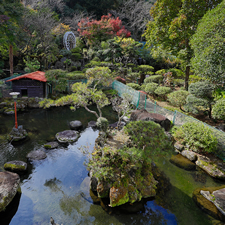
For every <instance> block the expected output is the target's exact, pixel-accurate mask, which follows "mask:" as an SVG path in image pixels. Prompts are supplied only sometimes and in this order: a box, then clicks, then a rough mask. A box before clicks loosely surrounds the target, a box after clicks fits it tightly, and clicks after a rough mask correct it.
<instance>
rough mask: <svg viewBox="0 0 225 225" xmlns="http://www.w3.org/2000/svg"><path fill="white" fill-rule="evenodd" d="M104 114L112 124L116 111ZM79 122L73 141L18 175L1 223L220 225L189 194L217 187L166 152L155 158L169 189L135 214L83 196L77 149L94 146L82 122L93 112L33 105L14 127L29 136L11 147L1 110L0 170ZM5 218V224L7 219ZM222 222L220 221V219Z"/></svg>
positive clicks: (8, 121)
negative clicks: (17, 189)
mask: <svg viewBox="0 0 225 225" xmlns="http://www.w3.org/2000/svg"><path fill="white" fill-rule="evenodd" d="M103 115H104V116H105V117H107V118H108V119H109V122H110V123H112V122H115V121H116V120H117V115H116V114H115V113H114V112H113V111H112V109H111V108H110V107H106V108H105V110H104V112H103ZM72 120H80V121H81V122H82V123H83V124H84V126H85V127H86V128H84V129H83V131H82V132H81V137H80V138H79V139H78V141H77V142H76V143H73V144H69V145H68V146H66V147H65V146H61V147H59V148H57V149H54V150H48V151H46V153H47V158H46V159H44V160H41V161H39V162H34V163H33V164H32V165H30V167H29V172H28V174H25V175H23V176H21V185H20V186H21V192H22V194H21V195H18V196H16V198H15V199H14V202H13V204H14V206H13V207H14V208H13V209H11V208H10V209H8V208H7V209H6V211H5V212H4V213H0V224H3V225H7V224H10V225H34V224H35V225H46V224H50V217H53V218H54V220H55V222H56V223H58V224H64V225H72V224H76V225H77V224H85V225H86V224H94V225H105V224H110V225H111V224H113V225H121V224H127V225H128V224H129V225H130V224H137V225H139V224H140V225H141V224H143V225H145V224H153V225H156V224H157V225H159V224H168V225H175V224H182V225H190V224H191V225H208V224H219V223H218V221H217V220H215V219H213V218H212V217H210V216H208V215H207V214H205V213H204V212H203V211H201V210H200V209H199V208H198V207H197V206H196V204H195V203H194V202H193V200H192V192H193V190H194V189H195V188H197V187H203V186H204V187H209V186H220V185H222V184H224V183H221V182H219V181H215V180H213V179H212V178H210V177H209V176H208V175H206V174H205V173H204V172H202V171H200V170H198V171H191V172H190V171H185V170H183V169H180V168H178V167H176V166H174V165H172V164H171V163H170V162H169V158H170V154H169V155H168V156H166V157H165V156H164V157H160V156H155V157H154V162H155V163H156V165H157V166H159V167H160V168H161V169H162V170H163V171H164V172H165V174H166V175H167V176H168V177H169V179H170V182H171V184H172V188H171V189H170V191H168V192H167V193H166V194H165V196H163V198H161V197H160V198H159V197H156V199H154V200H147V201H145V202H144V203H143V204H144V206H143V210H141V211H140V212H138V213H135V214H128V213H124V212H120V211H115V213H111V214H109V213H108V212H106V211H105V210H104V209H103V208H102V207H101V206H100V205H98V204H93V202H92V201H91V200H88V199H91V198H90V196H88V194H89V193H85V194H86V198H84V197H83V195H82V194H81V193H83V189H82V187H83V184H84V183H85V179H86V178H87V177H88V171H87V170H86V167H85V165H84V161H85V159H86V156H85V155H83V153H82V151H81V150H80V147H81V146H85V145H88V146H89V151H91V150H92V149H93V146H94V142H95V139H96V138H97V136H98V131H97V130H93V129H92V128H87V123H88V122H89V121H91V120H96V118H95V116H94V115H92V114H90V113H88V112H86V111H85V110H84V109H82V108H81V109H78V110H77V111H75V112H72V111H71V110H70V109H69V108H67V107H62V108H54V109H49V110H40V109H34V110H31V111H28V112H24V113H20V114H19V115H18V123H19V125H23V127H24V128H25V129H26V130H27V131H28V135H29V140H28V141H26V142H25V143H23V144H22V145H18V146H12V145H11V144H10V143H8V142H7V141H6V140H5V135H6V134H7V133H9V132H10V130H11V128H12V127H13V125H14V116H13V115H12V116H6V115H2V114H0V171H3V170H4V169H3V165H4V163H6V162H7V161H11V160H23V161H26V155H27V154H28V153H29V152H30V151H32V150H38V149H43V144H45V143H46V142H47V141H51V140H53V139H54V136H55V134H56V133H57V132H60V131H63V130H67V129H69V122H70V121H72ZM8 221H10V222H8ZM221 224H222V223H221Z"/></svg>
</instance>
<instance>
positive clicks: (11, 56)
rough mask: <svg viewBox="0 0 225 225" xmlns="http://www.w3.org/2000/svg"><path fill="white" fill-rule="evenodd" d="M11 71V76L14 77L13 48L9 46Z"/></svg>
mask: <svg viewBox="0 0 225 225" xmlns="http://www.w3.org/2000/svg"><path fill="white" fill-rule="evenodd" d="M9 71H10V76H12V75H13V46H12V45H9Z"/></svg>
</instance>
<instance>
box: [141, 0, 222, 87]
mask: <svg viewBox="0 0 225 225" xmlns="http://www.w3.org/2000/svg"><path fill="white" fill-rule="evenodd" d="M221 1H222V0H173V1H171V0H157V1H156V3H155V4H154V7H153V8H152V9H151V11H150V14H151V16H152V17H153V21H150V22H149V23H148V25H147V29H146V31H145V33H144V36H145V38H146V40H147V45H148V46H152V45H153V46H162V47H163V48H164V49H168V50H170V51H172V54H175V55H176V56H177V57H179V58H180V59H182V61H183V65H184V66H185V74H186V76H185V88H186V90H188V80H189V73H190V61H191V58H192V56H193V51H192V49H191V46H190V38H191V37H192V35H193V34H194V33H195V31H196V28H197V24H198V21H199V20H200V19H201V18H202V17H203V16H204V14H205V13H206V12H207V11H208V10H210V9H212V8H214V7H216V6H217V5H218V4H219V3H220V2H221Z"/></svg>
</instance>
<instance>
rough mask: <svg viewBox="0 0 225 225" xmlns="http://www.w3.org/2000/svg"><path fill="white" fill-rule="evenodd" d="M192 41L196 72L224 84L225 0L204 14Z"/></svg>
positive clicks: (193, 61)
mask: <svg viewBox="0 0 225 225" xmlns="http://www.w3.org/2000/svg"><path fill="white" fill-rule="evenodd" d="M190 43H191V46H192V48H193V50H194V57H193V58H192V60H191V61H192V66H193V68H194V70H195V72H196V74H198V75H200V76H203V77H206V78H207V79H210V80H211V81H212V82H215V83H216V84H222V82H224V79H225V61H224V58H225V0H224V1H223V2H222V3H220V4H219V5H218V6H217V7H216V8H214V9H212V10H210V11H208V12H207V13H206V14H205V15H204V17H203V18H202V19H201V20H200V23H199V25H198V27H197V31H196V33H195V34H194V35H193V37H192V39H191V42H190Z"/></svg>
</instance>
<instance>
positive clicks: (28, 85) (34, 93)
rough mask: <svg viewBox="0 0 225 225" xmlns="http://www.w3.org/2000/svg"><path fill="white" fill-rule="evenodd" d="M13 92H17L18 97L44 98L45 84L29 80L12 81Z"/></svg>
mask: <svg viewBox="0 0 225 225" xmlns="http://www.w3.org/2000/svg"><path fill="white" fill-rule="evenodd" d="M12 88H13V91H15V92H19V93H20V97H23V96H26V95H27V97H41V98H43V97H45V82H41V81H38V80H31V79H20V80H14V81H12Z"/></svg>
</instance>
